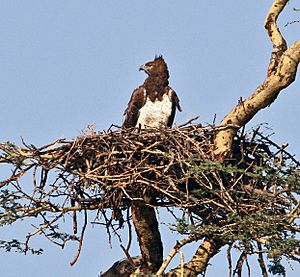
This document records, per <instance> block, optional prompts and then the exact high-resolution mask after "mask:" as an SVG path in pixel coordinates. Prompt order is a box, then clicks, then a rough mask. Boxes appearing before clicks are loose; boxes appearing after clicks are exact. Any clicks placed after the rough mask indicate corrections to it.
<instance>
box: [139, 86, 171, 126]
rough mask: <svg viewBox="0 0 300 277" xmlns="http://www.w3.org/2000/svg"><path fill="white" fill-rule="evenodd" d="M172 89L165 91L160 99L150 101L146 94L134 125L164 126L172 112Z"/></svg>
mask: <svg viewBox="0 0 300 277" xmlns="http://www.w3.org/2000/svg"><path fill="white" fill-rule="evenodd" d="M171 96H172V90H169V92H168V93H165V94H164V95H163V97H162V100H161V101H159V100H158V99H156V100H155V101H154V102H152V101H151V100H150V99H149V97H148V96H147V100H146V103H145V105H144V106H143V107H142V108H141V109H140V114H139V118H138V121H137V124H136V127H139V126H141V128H146V127H164V126H167V124H168V121H169V117H170V116H171V114H172V106H173V105H172V97H171Z"/></svg>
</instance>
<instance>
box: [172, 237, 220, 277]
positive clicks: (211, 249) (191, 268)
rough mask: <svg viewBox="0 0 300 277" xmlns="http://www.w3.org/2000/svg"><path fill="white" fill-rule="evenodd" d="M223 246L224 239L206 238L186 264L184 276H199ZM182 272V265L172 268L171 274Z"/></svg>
mask: <svg viewBox="0 0 300 277" xmlns="http://www.w3.org/2000/svg"><path fill="white" fill-rule="evenodd" d="M222 246H224V241H222V240H220V239H216V238H206V239H205V240H204V241H203V243H202V244H201V246H200V247H199V248H198V249H197V251H196V253H195V254H194V256H193V257H192V259H191V260H190V261H189V262H188V263H187V264H185V265H184V273H183V276H185V277H187V276H197V275H198V274H199V273H200V272H203V271H205V270H206V268H207V265H208V262H209V261H210V259H211V258H212V257H213V256H214V255H216V254H217V253H218V252H219V250H220V249H221V247H222ZM180 274H181V267H180V266H178V267H177V268H175V269H174V270H172V272H171V273H170V274H169V276H180Z"/></svg>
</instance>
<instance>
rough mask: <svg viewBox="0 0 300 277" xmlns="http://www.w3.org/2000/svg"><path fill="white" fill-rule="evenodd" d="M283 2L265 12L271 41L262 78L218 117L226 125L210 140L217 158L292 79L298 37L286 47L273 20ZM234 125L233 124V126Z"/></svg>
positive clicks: (298, 55) (229, 149) (298, 57)
mask: <svg viewBox="0 0 300 277" xmlns="http://www.w3.org/2000/svg"><path fill="white" fill-rule="evenodd" d="M287 2H288V1H287V0H284V1H283V0H276V1H274V3H273V5H272V7H271V8H270V10H269V13H268V15H267V19H266V25H265V27H266V29H267V32H268V35H269V37H270V39H271V41H272V43H273V51H272V56H271V60H270V65H269V70H268V76H267V78H266V80H265V81H264V82H263V83H262V84H261V85H260V86H259V87H258V88H257V89H256V90H255V91H254V92H253V94H252V95H251V96H250V97H249V98H248V99H246V100H244V101H240V102H239V103H238V105H237V106H236V107H234V108H233V109H232V110H231V111H230V112H229V113H228V114H227V115H226V116H225V117H224V119H223V120H222V121H221V124H220V125H221V126H224V127H226V126H228V128H224V129H220V130H219V131H217V135H216V138H215V141H214V143H215V151H214V154H215V157H216V158H217V159H219V160H223V159H224V158H226V157H229V156H230V155H231V153H232V142H233V138H234V136H235V134H236V132H237V131H238V129H239V128H240V127H242V126H244V125H245V124H246V123H247V122H249V121H250V120H251V119H252V118H253V117H254V116H255V115H256V113H257V112H259V111H260V110H261V109H263V108H265V107H267V106H269V105H270V104H271V103H273V102H274V101H275V99H276V98H277V96H278V94H279V93H280V92H281V91H282V90H283V89H284V88H286V87H287V86H289V85H290V84H291V83H292V82H293V81H294V80H295V76H296V72H297V66H298V64H299V62H300V40H298V41H296V42H295V43H294V44H293V45H292V46H291V47H290V48H288V49H287V47H286V42H285V40H284V38H283V37H282V35H281V33H280V31H279V29H278V26H277V22H276V20H277V18H278V15H279V14H280V12H281V11H282V10H283V8H284V7H285V5H286V4H287ZM234 125H235V126H237V127H233V126H234ZM229 126H230V127H229Z"/></svg>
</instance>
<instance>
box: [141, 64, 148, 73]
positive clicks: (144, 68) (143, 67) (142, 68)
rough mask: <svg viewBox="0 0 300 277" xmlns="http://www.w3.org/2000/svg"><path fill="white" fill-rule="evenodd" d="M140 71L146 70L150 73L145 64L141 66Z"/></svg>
mask: <svg viewBox="0 0 300 277" xmlns="http://www.w3.org/2000/svg"><path fill="white" fill-rule="evenodd" d="M139 71H145V72H146V73H147V74H148V75H149V72H148V67H147V66H146V65H145V64H143V65H141V66H140V68H139Z"/></svg>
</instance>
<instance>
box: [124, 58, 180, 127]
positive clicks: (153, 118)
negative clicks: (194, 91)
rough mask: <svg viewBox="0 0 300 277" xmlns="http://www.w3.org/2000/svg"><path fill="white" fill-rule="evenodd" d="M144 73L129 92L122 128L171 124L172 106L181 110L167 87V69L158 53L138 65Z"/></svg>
mask: <svg viewBox="0 0 300 277" xmlns="http://www.w3.org/2000/svg"><path fill="white" fill-rule="evenodd" d="M139 70H140V71H145V72H146V74H147V75H148V77H147V79H146V80H145V82H144V83H143V85H141V86H139V87H138V88H137V89H135V90H134V91H133V93H132V96H131V98H130V101H129V103H128V106H127V109H126V110H125V112H124V115H125V120H124V122H123V127H124V128H131V127H137V128H142V129H144V128H147V127H150V128H151V127H155V128H161V127H171V126H172V124H173V121H174V117H175V112H176V109H178V110H179V111H180V112H181V107H180V104H179V99H178V96H177V94H176V92H175V91H174V90H173V89H172V88H171V87H169V80H168V79H169V71H168V66H167V64H166V62H165V61H164V58H163V57H162V56H156V57H155V59H154V60H153V61H150V62H147V63H146V64H144V65H142V66H141V67H140V68H139Z"/></svg>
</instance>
